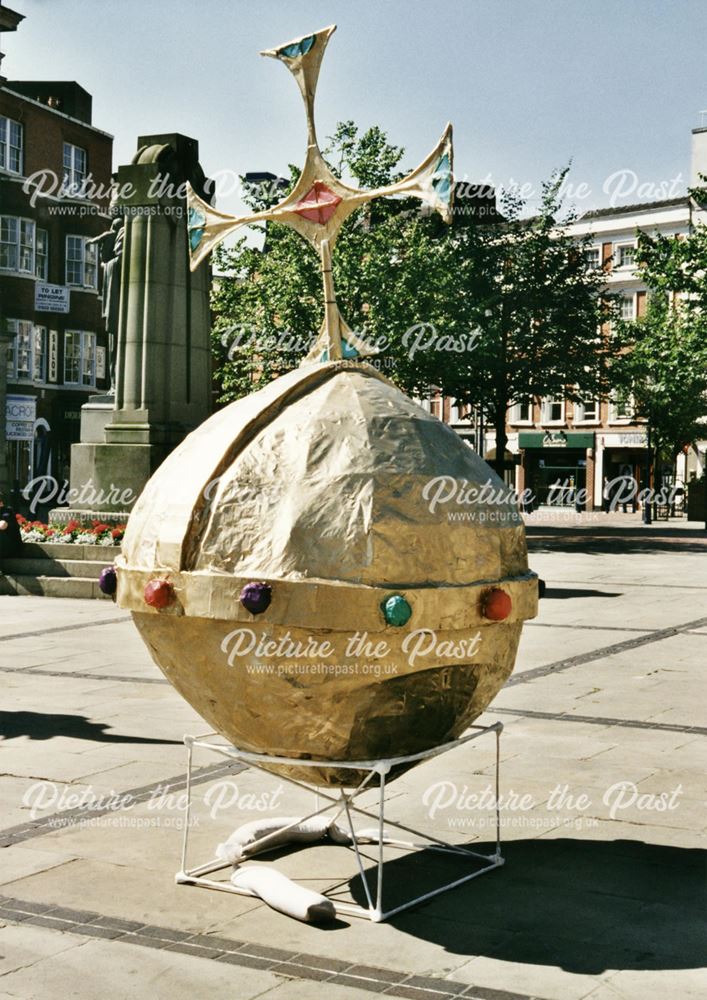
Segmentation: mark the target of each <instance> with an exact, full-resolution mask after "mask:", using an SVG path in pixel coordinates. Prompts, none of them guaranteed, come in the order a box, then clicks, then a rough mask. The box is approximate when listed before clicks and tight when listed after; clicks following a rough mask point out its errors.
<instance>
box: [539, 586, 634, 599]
mask: <svg viewBox="0 0 707 1000" xmlns="http://www.w3.org/2000/svg"><path fill="white" fill-rule="evenodd" d="M623 596H624V595H623V594H620V593H619V592H618V591H610V590H589V589H587V588H584V587H547V589H546V590H545V592H544V594H543V600H544V601H545V600H547V599H548V598H552V597H554V598H556V599H558V600H566V599H567V598H568V597H623Z"/></svg>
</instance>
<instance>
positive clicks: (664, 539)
mask: <svg viewBox="0 0 707 1000" xmlns="http://www.w3.org/2000/svg"><path fill="white" fill-rule="evenodd" d="M525 533H526V537H527V541H528V549H529V551H531V552H576V551H582V552H607V553H624V552H625V553H627V554H639V553H654V552H675V551H676V549H678V550H680V551H681V552H704V551H705V549H706V548H707V531H705V530H703V529H700V528H677V527H671V526H668V525H667V524H666V525H661V524H660V523H657V524H653V525H651V526H650V527H649V526H645V527H639V526H628V525H627V526H626V527H625V528H622V527H616V526H607V527H601V526H600V525H598V524H597V523H596V522H591V523H587V524H586V525H581V524H576V525H571V526H570V525H568V526H563V527H557V526H550V525H526V528H525Z"/></svg>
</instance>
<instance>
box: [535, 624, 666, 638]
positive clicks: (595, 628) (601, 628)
mask: <svg viewBox="0 0 707 1000" xmlns="http://www.w3.org/2000/svg"><path fill="white" fill-rule="evenodd" d="M523 624H524V626H525V627H526V628H528V627H531V628H570V629H572V631H573V632H575V631H588V632H639V633H640V634H641V635H647V634H648V633H649V632H656V631H657V629H653V628H627V627H626V626H624V625H573V624H567V625H563V624H562V623H561V622H524V623H523Z"/></svg>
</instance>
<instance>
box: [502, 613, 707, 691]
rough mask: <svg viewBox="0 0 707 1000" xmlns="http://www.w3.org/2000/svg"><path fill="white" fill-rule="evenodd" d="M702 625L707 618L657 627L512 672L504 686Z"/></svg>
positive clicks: (578, 664)
mask: <svg viewBox="0 0 707 1000" xmlns="http://www.w3.org/2000/svg"><path fill="white" fill-rule="evenodd" d="M704 625H707V618H698V619H696V620H695V621H692V622H685V624H684V625H675V626H673V627H672V628H662V629H658V631H656V632H652V633H651V634H650V635H640V636H636V638H635V639H625V640H624V641H623V642H617V643H614V644H613V645H611V646H600V647H599V649H593V650H590V651H589V652H588V653H578V654H577V655H576V656H568V657H567V658H566V659H564V660H556V661H555V662H554V663H548V664H546V665H545V666H544V667H535V668H534V669H532V670H526V671H524V672H523V673H521V674H513V675H512V676H511V677H509V679H508V680H507V681H506V684H505V686H506V687H507V688H508V687H512V686H513V685H514V684H527V683H528V682H529V681H534V680H537V679H538V678H539V677H547V675H548V674H555V673H560V671H562V670H569V669H570V667H579V666H583V665H584V664H585V663H593V662H594V661H595V660H601V659H603V658H604V657H607V656H616V654H617V653H624V652H626V651H627V650H629V649H638V648H639V647H640V646H647V645H648V644H649V643H651V642H662V640H663V639H670V638H672V637H673V636H674V635H680V634H681V633H683V632H689V631H691V630H693V629H697V628H702V627H703V626H704Z"/></svg>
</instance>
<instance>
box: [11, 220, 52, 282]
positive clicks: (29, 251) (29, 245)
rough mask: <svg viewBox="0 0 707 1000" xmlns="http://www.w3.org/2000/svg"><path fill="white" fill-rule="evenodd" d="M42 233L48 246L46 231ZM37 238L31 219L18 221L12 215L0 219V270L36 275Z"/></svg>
mask: <svg viewBox="0 0 707 1000" xmlns="http://www.w3.org/2000/svg"><path fill="white" fill-rule="evenodd" d="M41 232H42V233H44V236H45V246H46V231H45V230H41ZM35 237H36V233H35V227H34V222H33V221H32V220H31V219H18V218H16V217H15V216H12V215H3V216H2V217H0V268H1V269H2V270H4V271H17V272H18V273H19V274H32V275H34V274H35V273H36V272H35V267H36V264H35V245H36V244H35Z"/></svg>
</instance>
